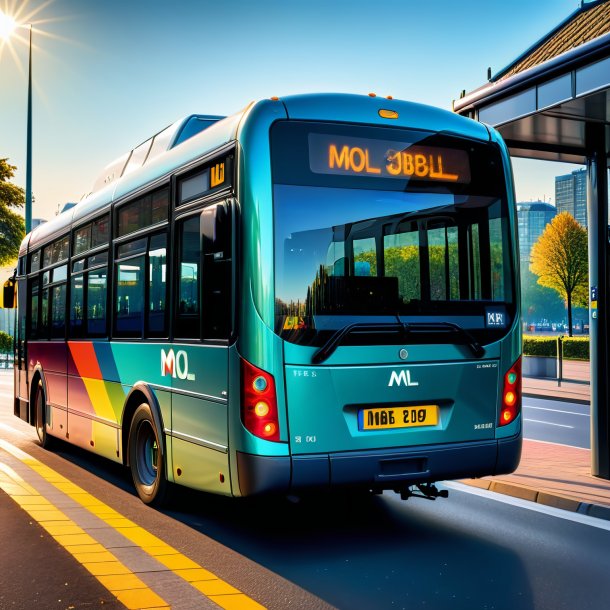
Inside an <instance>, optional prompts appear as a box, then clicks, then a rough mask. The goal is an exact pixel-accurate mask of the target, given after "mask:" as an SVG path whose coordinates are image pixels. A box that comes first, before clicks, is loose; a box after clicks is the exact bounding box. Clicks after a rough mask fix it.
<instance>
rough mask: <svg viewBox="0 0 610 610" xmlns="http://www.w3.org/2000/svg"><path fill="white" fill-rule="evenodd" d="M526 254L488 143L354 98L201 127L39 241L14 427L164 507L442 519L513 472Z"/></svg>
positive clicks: (26, 266)
mask: <svg viewBox="0 0 610 610" xmlns="http://www.w3.org/2000/svg"><path fill="white" fill-rule="evenodd" d="M517 252H518V246H517V223H516V212H515V200H514V191H513V183H512V174H511V167H510V160H509V156H508V152H507V148H506V146H505V144H504V143H503V141H502V139H501V138H500V136H499V135H498V133H497V132H496V131H494V130H493V129H491V128H489V127H487V126H485V125H483V124H480V123H477V122H474V121H471V120H469V119H465V118H463V117H460V116H457V115H455V114H453V113H451V112H448V111H444V110H441V109H438V108H433V107H428V106H424V105H420V104H415V103H410V102H406V101H398V100H394V99H392V98H382V97H376V96H373V95H369V96H365V95H363V96H358V95H347V94H310V95H297V96H289V97H285V98H275V97H273V98H270V99H265V100H261V101H258V102H256V103H252V104H250V105H249V106H248V107H247V108H245V109H244V110H243V111H241V112H238V113H237V114H234V115H232V116H229V117H217V116H208V115H193V116H191V117H188V118H186V119H183V120H181V121H178V122H176V123H175V124H173V125H171V126H170V127H168V128H167V129H165V130H163V131H161V132H159V133H157V134H156V135H155V136H153V137H152V138H150V139H149V140H147V141H146V142H144V143H143V144H141V145H140V146H138V147H136V148H135V149H133V150H132V151H130V152H129V153H128V154H126V155H124V156H122V157H120V158H119V159H118V160H117V161H115V162H114V163H111V164H110V165H109V166H108V167H107V168H105V170H104V172H103V173H102V175H101V176H100V178H99V179H98V181H97V183H96V185H95V188H94V190H93V192H92V193H91V194H90V195H89V196H87V197H86V198H84V199H83V200H82V201H81V202H80V203H79V204H78V205H76V206H75V207H73V208H72V209H70V210H68V211H66V212H64V213H62V214H60V215H58V216H57V217H56V218H54V219H53V220H52V221H50V222H48V223H46V224H43V225H41V226H40V227H38V228H37V229H35V230H34V231H33V232H32V233H30V234H29V235H27V236H26V238H25V239H24V241H23V244H22V246H21V251H20V254H19V262H18V268H17V273H16V278H15V282H16V284H17V288H18V290H17V299H16V301H17V306H18V309H19V311H18V323H17V329H16V355H15V415H17V416H18V417H20V418H21V419H24V420H26V421H27V422H29V423H30V424H31V425H33V426H35V428H36V431H37V434H38V437H39V439H40V443H41V444H42V445H43V446H45V447H46V446H49V445H51V444H52V443H53V442H56V440H57V439H61V440H63V441H65V442H68V443H72V444H74V445H77V446H79V447H81V448H84V449H87V450H89V451H92V452H95V453H96V454H99V455H101V456H104V457H105V458H109V459H110V460H114V461H116V462H119V463H122V464H125V465H126V466H128V467H129V468H130V470H131V473H132V476H133V481H134V484H135V488H136V490H137V492H138V494H139V496H140V498H141V499H142V500H143V501H144V502H146V503H149V504H160V503H161V502H163V500H164V499H165V498H166V497H167V495H168V490H169V489H170V488H171V484H180V485H184V486H187V487H190V488H194V489H197V490H203V491H206V492H211V493H217V494H223V495H226V496H251V495H255V494H286V495H300V494H303V493H305V492H309V491H312V492H320V491H323V490H336V489H342V488H343V489H352V490H355V491H360V490H361V491H373V492H381V491H383V490H394V491H396V492H398V493H400V494H401V496H402V497H403V498H407V497H409V496H410V495H414V494H415V495H423V496H425V497H432V498H433V497H435V496H438V495H439V494H441V492H442V490H441V491H439V489H438V488H437V487H436V486H435V482H437V481H443V480H448V479H459V478H463V477H480V476H484V475H493V474H502V473H508V472H511V471H513V470H514V469H515V468H516V466H517V464H518V461H519V457H520V452H521V441H522V434H521V364H520V362H521V360H520V357H521V335H520V296H519V284H518V281H517V278H518V256H517ZM442 495H444V492H442Z"/></svg>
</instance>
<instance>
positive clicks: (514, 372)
mask: <svg viewBox="0 0 610 610" xmlns="http://www.w3.org/2000/svg"><path fill="white" fill-rule="evenodd" d="M520 411H521V358H519V360H517V362H515V364H513V366H511V367H510V369H508V371H506V374H505V375H504V386H503V388H502V408H501V410H500V422H499V425H500V426H506V425H507V424H510V423H511V422H512V421H514V420H515V418H516V417H517V415H519V412H520Z"/></svg>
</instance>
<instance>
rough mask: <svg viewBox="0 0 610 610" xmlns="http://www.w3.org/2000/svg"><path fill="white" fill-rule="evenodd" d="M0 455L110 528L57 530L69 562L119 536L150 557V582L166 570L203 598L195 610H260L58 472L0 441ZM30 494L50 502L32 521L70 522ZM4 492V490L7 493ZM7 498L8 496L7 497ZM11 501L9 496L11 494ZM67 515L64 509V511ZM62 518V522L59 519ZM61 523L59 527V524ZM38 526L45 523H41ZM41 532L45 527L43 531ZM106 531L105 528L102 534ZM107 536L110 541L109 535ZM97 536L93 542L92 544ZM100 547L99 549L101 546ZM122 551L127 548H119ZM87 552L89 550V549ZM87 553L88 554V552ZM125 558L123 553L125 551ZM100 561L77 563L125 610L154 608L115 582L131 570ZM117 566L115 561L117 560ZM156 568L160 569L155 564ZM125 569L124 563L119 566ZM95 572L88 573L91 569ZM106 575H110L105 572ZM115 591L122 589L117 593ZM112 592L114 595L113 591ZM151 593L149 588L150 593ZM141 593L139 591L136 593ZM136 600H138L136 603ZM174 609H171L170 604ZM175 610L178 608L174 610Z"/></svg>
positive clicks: (15, 493) (117, 553)
mask: <svg viewBox="0 0 610 610" xmlns="http://www.w3.org/2000/svg"><path fill="white" fill-rule="evenodd" d="M0 449H4V451H6V452H7V453H8V454H10V455H11V456H13V457H14V458H17V460H19V461H20V462H21V463H22V464H24V465H25V466H27V467H29V469H31V470H33V471H34V472H35V473H37V474H38V475H39V476H40V477H42V478H43V479H44V481H46V482H47V483H49V484H50V485H52V486H53V487H54V488H56V489H57V490H59V491H61V492H63V494H65V496H67V497H68V498H69V499H71V500H73V501H74V502H75V503H76V504H78V505H80V507H81V508H83V509H85V511H86V512H87V513H88V515H89V516H88V518H89V519H91V516H95V517H96V518H97V519H99V520H101V521H102V522H103V524H105V525H107V526H109V527H110V528H112V530H113V531H111V532H106V533H105V534H104V532H103V531H102V530H100V529H99V527H98V528H97V529H95V528H88V527H82V528H80V527H79V526H78V524H77V523H76V522H74V525H75V526H76V527H79V529H81V530H82V533H81V532H80V531H79V532H76V531H75V532H72V533H68V532H65V533H60V531H61V532H63V530H55V531H56V534H55V535H53V537H54V538H55V539H56V540H57V541H58V542H59V543H60V544H62V545H63V546H65V547H66V548H68V550H69V551H70V552H72V554H73V556H74V557H75V558H76V559H77V560H79V561H81V560H86V559H88V554H89V553H90V552H94V553H95V552H100V553H103V552H104V551H107V549H106V548H105V546H104V544H103V540H102V539H103V538H104V536H105V537H106V538H107V539H109V538H112V537H113V536H114V537H116V534H117V533H118V534H120V535H121V536H123V537H124V538H125V539H127V540H128V541H130V542H131V543H132V545H131V546H132V547H134V546H135V547H137V548H138V550H139V551H142V552H143V553H142V555H143V556H145V557H148V558H149V559H148V563H149V564H150V563H151V560H152V562H153V563H154V564H155V565H157V566H158V564H161V566H159V567H157V568H156V570H157V571H156V572H154V577H155V579H156V580H158V579H159V578H160V577H159V571H160V570H165V571H169V572H170V573H172V574H174V575H176V576H177V577H178V578H179V581H182V582H184V583H185V586H188V585H190V587H192V589H191V588H190V587H189V590H190V591H192V592H193V594H197V595H203V596H204V598H203V599H202V598H201V597H199V600H200V602H199V603H200V605H199V606H198V607H202V608H203V607H210V606H209V603H210V602H213V603H214V604H217V605H218V606H220V607H221V608H225V609H226V610H236V609H239V610H242V609H243V610H264V606H262V605H261V604H259V603H258V602H256V601H254V600H253V599H251V598H250V597H248V596H247V595H245V594H244V593H242V592H241V591H239V590H238V589H236V588H235V587H233V586H232V585H230V584H229V583H227V582H225V581H223V580H222V579H220V578H218V577H217V576H216V575H215V574H213V573H212V572H209V571H208V570H206V569H205V568H203V567H201V566H200V565H199V564H197V563H196V562H194V561H193V560H191V559H189V558H188V557H186V556H185V555H183V554H182V553H180V552H179V551H177V550H176V549H174V548H173V547H171V546H170V545H169V544H166V543H165V542H164V541H163V540H161V539H160V538H157V537H156V536H154V535H153V534H151V533H150V532H148V531H147V530H145V529H144V528H142V527H140V526H139V525H137V524H136V523H134V522H133V521H130V520H129V519H127V518H126V517H124V516H123V515H122V514H120V513H119V512H117V511H115V510H114V509H113V508H111V507H110V506H108V505H107V504H104V503H103V502H102V501H101V500H98V499H97V498H96V497H95V496H93V495H92V494H90V493H88V492H86V491H85V490H84V489H82V488H81V487H79V486H78V485H75V484H74V483H72V482H71V481H70V480H69V479H67V478H65V477H63V476H62V475H60V474H59V473H58V472H56V471H54V470H53V469H51V468H49V467H48V466H46V465H45V464H43V463H42V462H40V461H38V460H37V459H35V458H33V457H32V456H30V455H29V454H27V453H25V452H24V451H22V450H21V449H19V448H18V447H16V446H14V445H12V444H11V443H9V442H8V441H5V440H3V439H0ZM1 466H3V464H2V462H0V467H1ZM28 486H29V488H30V489H31V490H32V491H34V493H36V494H38V496H40V497H41V498H43V499H44V500H45V501H47V502H48V504H49V506H47V507H45V510H44V511H41V510H39V509H36V508H35V506H31V507H30V510H29V511H28V512H29V513H30V515H31V516H32V517H33V518H34V519H36V520H39V519H38V517H40V518H42V519H44V520H46V521H48V520H49V517H52V520H53V521H54V522H55V523H54V524H53V525H63V522H64V521H65V519H68V517H67V516H65V515H63V513H62V512H61V511H60V510H59V509H57V508H55V506H54V505H53V503H52V502H50V501H48V500H46V498H44V496H42V495H41V494H40V493H39V492H38V491H36V490H35V489H34V487H32V486H31V485H28ZM7 488H8V489H12V488H11V487H10V485H9V484H8V483H7ZM12 490H13V494H12V495H13V496H19V495H20V493H21V490H20V489H17V490H15V489H14V488H13V489H12ZM5 491H6V490H5ZM7 493H8V492H7ZM9 495H10V494H9ZM64 510H67V509H64ZM62 516H63V517H64V518H61V517H62ZM57 521H60V522H61V523H57ZM41 525H43V523H42V522H41ZM43 527H44V525H43ZM105 529H107V528H105ZM110 534H111V535H110ZM95 536H97V538H98V539H99V540H98V539H96V538H95ZM100 543H101V544H100ZM123 546H126V545H123ZM88 547H89V548H88ZM89 549H91V550H89ZM123 553H125V550H123ZM113 554H114V555H115V556H119V557H120V555H121V552H120V549H119V548H117V549H113ZM77 556H78V557H77ZM101 558H102V556H101V555H100V556H98V559H97V561H95V562H91V563H90V562H87V561H81V563H82V564H83V565H84V566H85V567H86V568H87V569H88V570H89V571H90V572H91V573H92V574H93V575H94V576H95V577H96V578H97V579H98V580H99V581H100V582H101V583H102V584H103V585H104V586H105V587H106V588H107V589H108V590H109V591H111V592H112V593H113V594H114V595H116V596H117V597H119V596H118V595H117V593H115V591H118V592H119V593H120V597H119V599H120V601H121V602H122V603H123V604H125V605H127V607H128V608H145V607H146V608H150V607H153V606H143V605H141V604H142V601H141V600H140V598H139V596H138V595H136V596H135V597H133V596H130V595H126V594H127V593H131V592H130V591H126V590H125V589H127V588H128V587H126V586H125V581H123V580H121V579H119V580H118V581H117V575H119V576H122V575H124V574H125V575H127V576H130V577H131V576H133V575H134V574H133V572H134V571H132V570H129V569H128V568H127V567H125V566H123V568H124V570H126V572H115V571H114V568H115V567H116V566H114V567H113V566H105V565H103V564H104V563H108V562H105V561H103V560H102V559H101ZM117 561H118V558H117ZM157 562H158V563H157ZM123 563H127V562H125V561H124V562H123ZM90 565H91V566H93V567H92V568H90V567H89V566H90ZM107 568H108V569H109V570H110V571H108V569H107ZM137 572H138V575H139V576H140V577H141V578H142V579H144V572H145V568H142V569H138V570H137ZM117 582H118V586H120V587H121V589H118V588H117ZM142 585H143V586H144V587H147V585H146V583H145V582H142ZM112 587H114V589H113V588H112ZM152 589H154V587H151V590H152ZM137 593H139V589H138V591H137ZM136 598H137V600H136ZM205 598H207V600H209V601H208V602H207V604H205V605H204V603H205V602H204V600H205ZM159 599H160V600H161V601H162V602H163V603H160V604H157V606H158V607H165V608H168V607H170V606H168V605H167V602H165V601H164V600H162V599H161V598H159ZM126 602H127V603H126ZM128 604H137V605H128ZM171 607H172V608H173V607H174V605H173V604H172V606H171ZM176 607H177V606H176Z"/></svg>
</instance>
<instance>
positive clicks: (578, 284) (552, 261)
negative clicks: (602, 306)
mask: <svg viewBox="0 0 610 610" xmlns="http://www.w3.org/2000/svg"><path fill="white" fill-rule="evenodd" d="M530 270H531V271H532V273H535V274H536V275H537V276H538V283H539V284H540V285H541V286H546V287H548V288H553V289H554V290H556V291H557V292H558V293H559V295H560V296H561V297H562V298H563V299H564V300H565V302H566V306H567V308H568V334H569V335H570V337H571V336H572V302H573V301H574V304H575V305H584V306H586V302H587V287H588V283H589V269H588V253H587V231H586V229H584V228H583V227H581V226H580V225H579V224H578V223H577V222H576V220H574V218H573V217H572V215H571V214H569V213H568V212H562V213H561V214H558V215H557V216H555V218H553V220H552V221H551V222H550V223H549V224H548V225H547V226H546V229H545V230H544V232H543V233H542V235H541V236H540V237H539V238H538V241H537V242H536V243H535V244H534V246H533V248H532V253H531V265H530Z"/></svg>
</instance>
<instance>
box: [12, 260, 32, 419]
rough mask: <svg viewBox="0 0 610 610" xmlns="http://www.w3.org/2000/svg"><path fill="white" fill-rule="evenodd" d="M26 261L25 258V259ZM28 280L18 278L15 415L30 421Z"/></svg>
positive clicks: (14, 365)
mask: <svg viewBox="0 0 610 610" xmlns="http://www.w3.org/2000/svg"><path fill="white" fill-rule="evenodd" d="M24 262H25V259H24ZM27 293H28V291H27V280H26V279H25V278H19V279H18V280H17V319H16V323H15V362H14V364H13V367H14V374H15V415H17V416H18V417H20V418H21V419H23V420H24V421H27V422H29V409H28V401H29V395H30V394H29V385H28V370H27V354H26V343H25V324H26V312H27V305H28V303H27Z"/></svg>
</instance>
